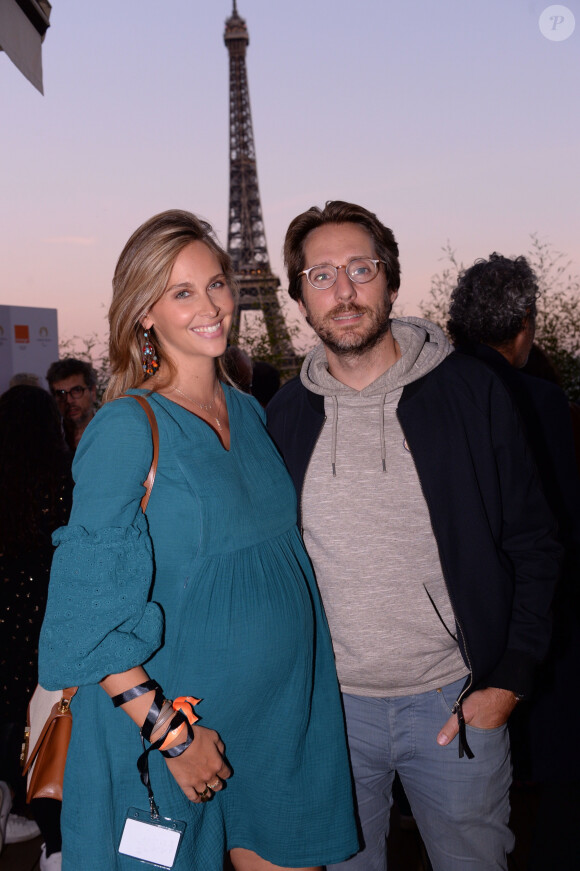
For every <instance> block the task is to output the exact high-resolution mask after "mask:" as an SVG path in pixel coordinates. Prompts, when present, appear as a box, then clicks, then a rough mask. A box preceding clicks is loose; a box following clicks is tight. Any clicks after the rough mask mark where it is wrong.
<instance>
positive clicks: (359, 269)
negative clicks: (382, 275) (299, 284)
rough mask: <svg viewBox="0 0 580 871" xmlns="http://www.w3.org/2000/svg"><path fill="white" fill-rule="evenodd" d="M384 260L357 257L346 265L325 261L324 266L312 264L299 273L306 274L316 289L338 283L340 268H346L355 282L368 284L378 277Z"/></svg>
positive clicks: (323, 288)
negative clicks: (380, 264)
mask: <svg viewBox="0 0 580 871" xmlns="http://www.w3.org/2000/svg"><path fill="white" fill-rule="evenodd" d="M384 262H385V261H384V260H373V258H372V257H355V258H354V259H353V260H349V261H348V263H347V264H346V265H345V266H331V265H330V264H328V263H325V264H324V265H322V266H311V267H310V268H309V269H303V270H302V272H299V273H298V275H299V276H300V275H305V276H306V280H307V281H308V284H309V285H310V287H313V288H314V289H315V290H328V289H329V288H331V287H332V286H333V284H335V283H336V279H337V278H338V270H339V269H344V271H345V272H346V274H347V276H348V277H349V279H350V280H351V281H354V283H355V284H366V283H367V281H372V280H373V278H376V277H377V275H378V272H379V263H384Z"/></svg>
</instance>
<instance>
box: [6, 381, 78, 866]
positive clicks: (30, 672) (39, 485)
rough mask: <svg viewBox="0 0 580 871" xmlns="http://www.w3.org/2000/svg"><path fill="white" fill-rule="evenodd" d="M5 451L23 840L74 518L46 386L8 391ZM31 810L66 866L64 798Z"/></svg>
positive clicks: (15, 784)
mask: <svg viewBox="0 0 580 871" xmlns="http://www.w3.org/2000/svg"><path fill="white" fill-rule="evenodd" d="M0 457H1V458H2V462H1V463H0V578H1V579H2V583H1V584H0V624H2V628H1V631H0V676H1V679H0V690H1V692H0V781H6V782H8V783H9V784H10V787H11V788H12V789H13V790H14V792H15V796H14V802H13V809H14V811H15V812H16V813H15V814H14V815H11V816H10V817H9V818H8V832H7V841H9V840H13V841H18V840H28V838H29V837H32V838H33V837H35V836H36V835H38V829H37V828H36V826H34V824H33V823H32V821H31V820H28V819H26V818H25V817H23V816H19V814H20V813H22V812H23V811H24V809H25V794H26V781H25V779H24V778H23V777H22V775H21V770H20V749H21V744H22V737H23V735H24V727H25V725H26V709H27V707H28V702H29V701H30V697H31V695H32V693H33V692H34V688H35V687H36V684H37V682H38V675H37V671H38V669H37V664H38V636H39V634H40V627H41V624H42V618H43V615H44V608H45V605H46V596H47V591H48V578H49V574H50V564H51V560H52V554H53V546H52V542H51V535H52V533H53V532H54V530H55V529H57V528H58V527H59V526H62V524H63V523H66V522H67V520H68V516H69V512H70V507H71V497H72V478H71V471H70V467H71V455H70V453H69V451H68V448H67V446H66V444H65V441H64V436H63V432H62V424H61V418H60V414H59V412H58V408H57V406H56V403H55V401H54V399H53V398H52V396H50V394H49V393H47V392H46V390H43V389H42V388H41V387H33V386H30V385H24V384H23V385H19V386H16V387H12V388H10V390H7V391H6V392H5V393H3V394H2V396H1V397H0ZM3 791H4V792H6V791H5V789H4V790H3ZM5 800H7V801H9V799H8V797H7V796H6V797H5ZM32 811H33V813H34V817H35V819H36V821H37V823H38V824H39V825H40V828H41V831H42V835H43V838H44V841H45V844H44V845H43V852H42V857H41V860H40V868H41V871H45V869H49V868H50V869H57V868H60V828H59V817H60V802H57V801H54V800H52V799H37V800H36V801H34V802H32ZM1 834H2V833H1V832H0V836H1ZM0 841H1V837H0ZM0 848H1V845H0Z"/></svg>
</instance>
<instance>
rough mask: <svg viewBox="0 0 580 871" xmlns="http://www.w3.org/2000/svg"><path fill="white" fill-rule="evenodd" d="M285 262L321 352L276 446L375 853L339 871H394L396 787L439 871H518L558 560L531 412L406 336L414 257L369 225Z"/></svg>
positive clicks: (364, 826) (300, 240) (462, 360)
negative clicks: (522, 712)
mask: <svg viewBox="0 0 580 871" xmlns="http://www.w3.org/2000/svg"><path fill="white" fill-rule="evenodd" d="M284 254H285V261H286V266H287V269H288V277H289V293H290V295H291V296H292V297H293V298H294V299H296V300H297V301H298V304H299V307H300V310H301V311H302V313H303V314H304V315H305V317H306V319H307V321H308V323H309V324H310V325H311V326H312V327H313V329H314V330H315V332H316V333H317V334H318V336H319V338H320V339H321V344H320V345H319V346H317V347H316V348H315V349H314V350H313V351H311V352H310V353H309V354H308V355H307V357H306V359H305V361H304V365H303V368H302V373H301V376H300V379H295V380H294V381H292V382H290V383H289V384H287V385H285V387H283V388H282V390H280V391H279V393H278V394H277V395H276V396H275V397H274V399H273V400H272V402H271V403H270V405H269V407H268V417H269V427H270V430H271V432H272V435H273V437H274V439H275V441H276V442H277V444H278V446H279V448H280V450H281V452H282V454H283V456H284V458H285V460H286V463H287V465H288V467H289V469H290V472H291V474H292V476H293V479H294V483H295V486H296V489H297V492H298V497H299V505H300V506H301V522H302V528H303V534H304V540H305V543H306V546H307V548H308V551H309V554H310V557H311V559H312V562H313V565H314V569H315V571H316V575H317V580H318V584H319V586H320V590H321V593H322V598H323V600H324V605H325V609H326V613H327V617H328V621H329V624H330V629H331V633H332V636H333V644H334V650H335V657H336V664H337V671H338V676H339V680H340V684H341V688H342V691H343V700H344V708H345V715H346V723H347V730H348V737H349V746H350V754H351V762H352V767H353V774H354V780H355V786H356V796H357V805H358V813H359V817H360V823H361V831H362V838H363V849H362V850H361V852H360V853H359V854H357V856H356V857H354V858H352V859H351V860H349V861H348V862H346V863H342V864H340V865H337V866H333V867H335V868H338V869H343V868H344V869H345V871H362V869H364V871H384V869H385V868H386V846H385V838H386V834H387V832H388V825H389V810H390V805H391V787H392V782H393V778H394V775H395V771H398V773H399V775H400V778H401V780H402V783H403V786H404V788H405V791H406V793H407V796H408V798H409V800H410V803H411V807H412V809H413V813H414V816H415V819H416V820H417V823H418V826H419V829H420V831H421V834H422V836H423V839H424V841H425V843H426V846H427V850H428V852H429V856H430V859H431V862H432V864H433V868H434V869H435V871H460V869H461V871H463V869H467V868H469V871H484V869H486V871H488V869H489V868H491V867H493V868H504V869H505V868H506V867H507V865H506V854H507V853H508V852H509V851H510V850H511V849H512V846H513V836H512V834H511V832H510V831H509V828H508V817H509V801H508V790H509V785H510V762H509V741H508V736H507V728H506V721H507V719H508V717H509V715H510V713H511V711H512V710H513V708H514V707H515V705H516V702H517V701H518V699H519V698H522V697H524V696H526V695H528V694H529V692H530V687H531V680H532V673H533V671H534V667H535V665H536V664H537V662H538V661H539V660H540V659H541V658H542V656H543V655H544V653H545V651H546V648H547V645H548V639H549V617H548V613H549V607H550V600H551V596H552V590H553V585H554V582H555V578H556V575H557V571H558V557H559V549H558V546H557V544H556V543H555V540H554V537H553V521H552V518H551V515H550V513H549V511H548V509H547V507H546V504H545V501H544V499H543V496H542V493H541V490H540V488H539V486H538V482H537V480H536V477H535V471H534V468H533V465H532V463H531V462H530V459H529V455H528V452H527V449H526V444H525V441H524V439H523V437H522V433H521V431H520V428H519V424H518V420H517V415H516V412H515V410H514V408H513V405H512V403H511V401H510V399H509V396H508V394H507V392H506V390H505V388H504V387H503V385H502V384H501V382H500V381H499V380H498V379H497V378H496V377H495V376H494V375H493V374H492V373H491V372H490V371H489V370H488V369H487V367H485V366H482V365H481V364H479V363H478V362H477V361H473V360H470V359H469V358H467V357H462V356H460V355H456V354H451V353H450V352H451V347H450V346H449V344H448V342H447V340H446V339H445V337H444V335H443V333H442V331H441V330H440V329H439V328H438V327H436V326H434V325H433V324H430V323H429V322H427V321H424V320H421V319H419V318H413V317H411V318H401V319H397V320H390V317H389V315H390V311H391V307H392V304H393V302H394V300H395V299H396V297H397V293H398V288H399V276H400V270H399V259H398V247H397V243H396V241H395V239H394V236H393V234H392V232H391V230H389V229H388V228H387V227H385V226H383V225H382V224H381V223H380V221H379V220H378V219H377V217H376V216H375V215H373V214H372V213H371V212H369V211H367V210H366V209H364V208H362V207H361V206H356V205H352V204H349V203H343V202H329V203H327V204H326V206H325V208H324V209H323V210H320V209H318V208H316V207H313V208H311V209H309V210H308V211H307V212H305V213H304V214H302V215H299V216H298V217H297V218H295V220H294V221H293V222H292V223H291V225H290V227H289V229H288V233H287V235H286V241H285V247H284ZM321 788H324V785H323V784H321Z"/></svg>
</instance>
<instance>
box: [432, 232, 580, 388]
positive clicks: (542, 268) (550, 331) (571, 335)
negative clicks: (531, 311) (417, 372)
mask: <svg viewBox="0 0 580 871" xmlns="http://www.w3.org/2000/svg"><path fill="white" fill-rule="evenodd" d="M530 238H531V244H530V248H529V250H528V252H527V254H526V257H527V259H528V261H529V263H530V265H531V267H532V268H533V270H534V272H535V273H536V276H537V279H538V287H539V291H540V296H539V298H538V301H537V309H538V314H537V317H536V339H535V341H536V343H537V344H538V345H540V347H541V348H543V350H544V351H545V352H546V353H547V354H548V356H549V357H550V359H551V360H552V362H553V364H554V366H555V367H556V369H557V370H558V374H559V375H560V378H561V381H562V387H563V389H564V391H565V392H566V394H567V395H568V398H569V399H570V400H571V401H573V402H580V277H579V276H578V275H577V274H574V273H573V272H572V266H573V264H572V261H571V260H569V259H568V258H567V257H566V255H565V254H563V253H561V252H559V251H557V250H556V249H555V248H554V247H553V246H552V244H551V243H550V242H546V241H544V240H542V239H540V238H539V236H538V234H537V233H532V234H531V235H530ZM442 251H443V255H444V256H443V260H444V261H445V265H444V267H443V269H442V270H441V272H440V273H437V274H436V275H434V276H433V277H432V279H431V288H430V290H429V295H428V297H427V299H426V300H422V301H421V302H420V303H419V308H420V310H421V314H422V315H423V317H426V318H428V319H429V320H431V321H433V322H434V323H436V324H438V326H440V327H441V328H442V329H443V330H446V326H447V320H448V317H449V301H450V297H451V293H452V291H453V289H454V288H455V287H456V285H457V279H458V276H459V273H460V272H462V271H463V270H464V269H465V267H464V265H463V263H460V262H459V261H458V259H457V256H456V253H455V250H454V249H453V248H452V247H451V244H450V242H449V241H448V242H447V244H446V245H445V246H444V247H443V248H442Z"/></svg>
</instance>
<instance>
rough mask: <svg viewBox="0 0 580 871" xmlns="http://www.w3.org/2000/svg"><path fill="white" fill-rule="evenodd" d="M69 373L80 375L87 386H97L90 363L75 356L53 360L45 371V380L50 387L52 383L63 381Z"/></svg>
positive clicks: (95, 374)
mask: <svg viewBox="0 0 580 871" xmlns="http://www.w3.org/2000/svg"><path fill="white" fill-rule="evenodd" d="M71 375H82V376H83V378H84V379H85V384H86V386H87V387H91V388H93V387H96V386H97V373H96V372H95V370H94V369H93V367H92V366H91V364H90V363H87V362H86V360H77V359H76V358H75V357H65V358H64V360H55V362H54V363H51V364H50V366H49V368H48V372H47V373H46V380H47V381H48V384H49V387H50V388H51V389H52V385H53V384H55V383H56V382H57V381H64V379H65V378H70V377H71Z"/></svg>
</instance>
